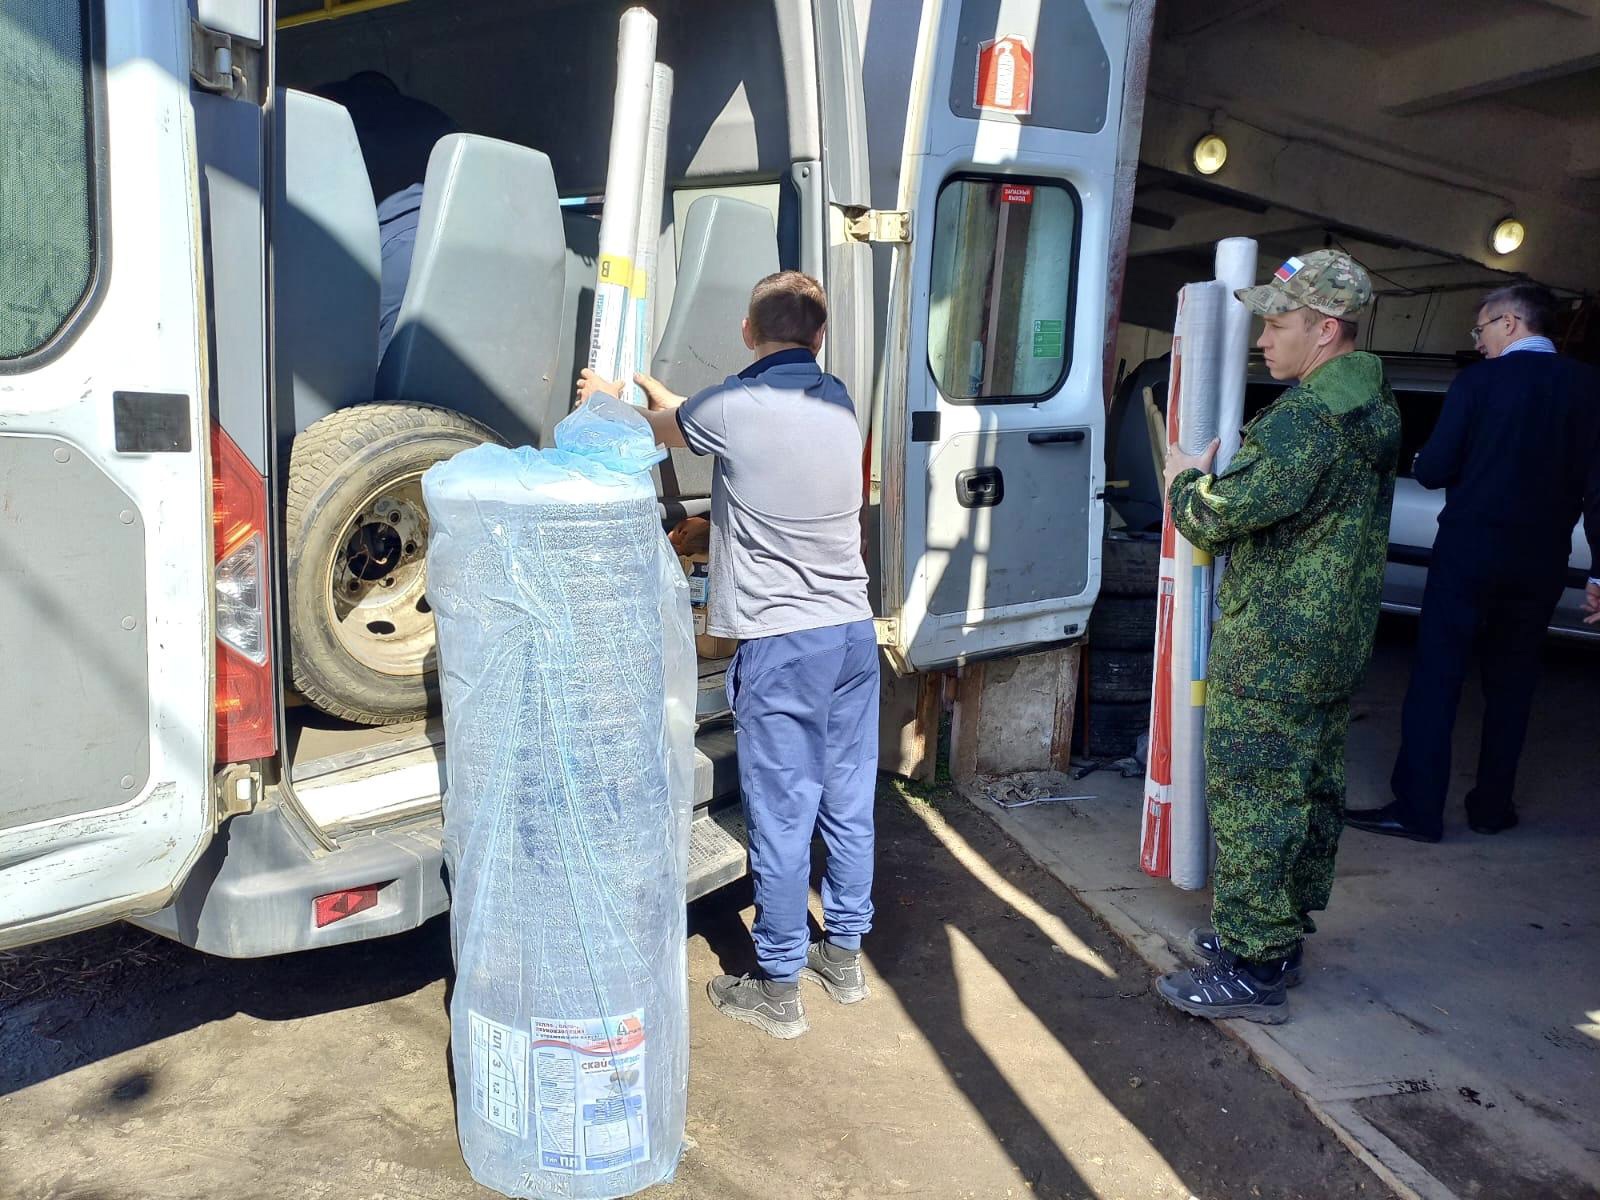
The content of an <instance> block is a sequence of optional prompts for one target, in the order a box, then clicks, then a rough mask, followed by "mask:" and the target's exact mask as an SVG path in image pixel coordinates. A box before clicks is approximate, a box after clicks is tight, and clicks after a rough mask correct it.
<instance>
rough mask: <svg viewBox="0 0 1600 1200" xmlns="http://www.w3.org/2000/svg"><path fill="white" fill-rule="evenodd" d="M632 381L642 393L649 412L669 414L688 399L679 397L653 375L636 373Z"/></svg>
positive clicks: (641, 372)
mask: <svg viewBox="0 0 1600 1200" xmlns="http://www.w3.org/2000/svg"><path fill="white" fill-rule="evenodd" d="M633 381H634V383H636V384H638V385H639V388H640V390H641V391H643V392H644V396H645V400H646V401H648V403H649V407H650V411H651V412H671V411H672V410H673V409H675V408H680V407H682V405H683V402H684V401H685V400H687V399H688V397H687V396H680V395H678V393H677V392H674V391H672V390H671V389H669V388H668V387H667V385H666V384H664V383H662V382H661V380H659V379H657V378H656V377H655V376H654V375H646V374H645V373H644V372H643V371H638V372H636V373H635V374H634V376H633Z"/></svg>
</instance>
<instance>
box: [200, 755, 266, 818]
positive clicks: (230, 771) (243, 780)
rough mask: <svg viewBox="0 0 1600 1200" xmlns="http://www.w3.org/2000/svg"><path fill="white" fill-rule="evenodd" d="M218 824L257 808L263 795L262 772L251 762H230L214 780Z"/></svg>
mask: <svg viewBox="0 0 1600 1200" xmlns="http://www.w3.org/2000/svg"><path fill="white" fill-rule="evenodd" d="M212 783H213V791H214V795H215V798H216V808H217V825H218V826H219V827H220V826H221V825H222V823H223V822H224V821H226V820H227V819H228V818H229V817H237V816H239V815H240V814H241V813H247V812H249V811H250V810H251V809H253V808H255V806H256V801H257V800H258V799H259V798H260V796H261V773H260V772H259V771H257V770H256V769H255V768H254V766H252V764H250V763H229V764H228V765H227V766H226V767H223V768H222V770H220V771H218V772H217V774H216V777H215V779H214V780H213V781H212Z"/></svg>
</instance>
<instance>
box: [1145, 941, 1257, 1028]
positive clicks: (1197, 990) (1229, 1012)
mask: <svg viewBox="0 0 1600 1200" xmlns="http://www.w3.org/2000/svg"><path fill="white" fill-rule="evenodd" d="M1286 962H1287V960H1285V959H1279V960H1278V961H1277V962H1272V963H1249V962H1246V961H1245V960H1244V959H1242V958H1239V957H1238V956H1237V955H1234V954H1230V953H1228V952H1227V951H1226V950H1224V951H1222V953H1221V955H1220V956H1219V957H1218V958H1217V960H1216V961H1215V962H1213V963H1209V964H1207V965H1206V966H1203V967H1195V968H1193V969H1191V970H1188V971H1174V972H1173V973H1172V974H1171V975H1163V976H1162V977H1161V978H1160V979H1158V980H1156V991H1157V993H1159V994H1160V996H1161V998H1162V999H1163V1000H1165V1001H1166V1002H1167V1003H1168V1004H1170V1005H1172V1006H1173V1007H1174V1008H1180V1009H1182V1010H1183V1011H1184V1012H1186V1013H1188V1014H1190V1015H1191V1016H1196V1017H1205V1018H1207V1019H1208V1020H1212V1021H1220V1020H1225V1019H1227V1018H1230V1017H1239V1018H1242V1019H1244V1020H1246V1021H1255V1022H1257V1023H1258V1024H1261V1025H1282V1024H1283V1023H1284V1022H1285V1021H1287V1020H1288V1019H1289V995H1288V992H1287V991H1286V990H1285V988H1284V984H1283V972H1284V967H1285V965H1286Z"/></svg>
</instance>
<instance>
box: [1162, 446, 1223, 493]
mask: <svg viewBox="0 0 1600 1200" xmlns="http://www.w3.org/2000/svg"><path fill="white" fill-rule="evenodd" d="M1220 445H1222V441H1221V439H1220V438H1212V439H1211V444H1210V445H1209V446H1207V447H1206V448H1205V449H1204V450H1202V451H1201V452H1200V453H1199V454H1185V453H1184V452H1183V451H1182V450H1180V449H1178V447H1176V446H1173V447H1172V448H1171V449H1169V450H1168V451H1167V470H1166V489H1165V490H1166V491H1169V492H1170V491H1171V490H1172V481H1173V480H1174V479H1176V478H1177V477H1178V476H1179V475H1182V474H1183V473H1184V472H1185V471H1187V470H1188V469H1189V468H1190V467H1193V468H1194V469H1195V470H1196V471H1201V472H1203V473H1205V474H1208V475H1209V474H1210V473H1211V464H1212V463H1213V462H1215V461H1216V458H1217V447H1218V446H1220Z"/></svg>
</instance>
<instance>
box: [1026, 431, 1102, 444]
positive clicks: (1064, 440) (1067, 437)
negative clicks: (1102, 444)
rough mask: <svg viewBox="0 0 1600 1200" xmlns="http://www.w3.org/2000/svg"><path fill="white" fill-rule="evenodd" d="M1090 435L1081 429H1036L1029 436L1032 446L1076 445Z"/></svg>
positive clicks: (1029, 442)
mask: <svg viewBox="0 0 1600 1200" xmlns="http://www.w3.org/2000/svg"><path fill="white" fill-rule="evenodd" d="M1087 436H1088V435H1087V434H1086V433H1085V432H1084V431H1083V430H1081V429H1036V430H1034V431H1033V432H1032V433H1030V434H1029V435H1028V445H1030V446H1060V445H1064V444H1071V445H1076V444H1077V443H1079V442H1081V441H1083V439H1084V438H1085V437H1087Z"/></svg>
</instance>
